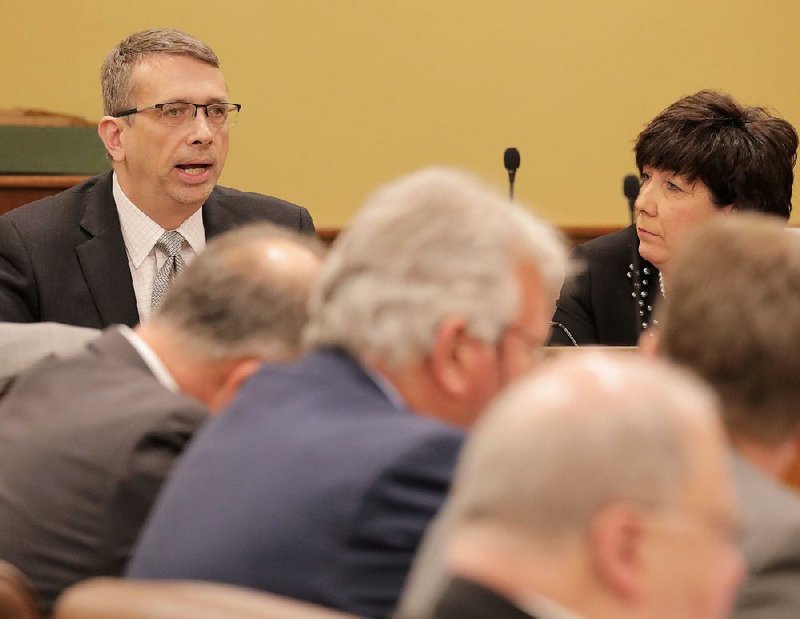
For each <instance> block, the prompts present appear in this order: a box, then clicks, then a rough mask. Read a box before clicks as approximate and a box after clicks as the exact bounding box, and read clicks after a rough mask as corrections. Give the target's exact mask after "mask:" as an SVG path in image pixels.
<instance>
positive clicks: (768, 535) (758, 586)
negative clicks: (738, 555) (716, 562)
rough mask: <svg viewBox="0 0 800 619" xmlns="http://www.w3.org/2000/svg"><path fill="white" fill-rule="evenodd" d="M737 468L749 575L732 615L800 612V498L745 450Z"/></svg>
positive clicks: (777, 618)
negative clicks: (753, 462) (755, 463)
mask: <svg viewBox="0 0 800 619" xmlns="http://www.w3.org/2000/svg"><path fill="white" fill-rule="evenodd" d="M733 471H734V480H735V481H736V490H737V492H738V494H739V505H740V509H741V512H742V520H743V524H744V535H743V538H742V551H743V554H744V558H745V563H746V564H747V580H746V581H745V583H744V585H743V586H742V587H741V589H739V595H738V598H737V600H736V606H735V608H734V612H733V614H732V615H731V617H732V618H733V619H794V618H796V617H800V498H798V496H797V494H796V493H795V492H793V491H792V490H790V489H788V488H785V487H784V486H782V485H781V484H779V483H778V482H777V481H775V480H773V479H771V478H769V477H767V476H766V475H765V474H764V473H762V472H761V471H759V470H757V469H756V468H755V467H753V466H752V465H751V464H749V463H748V462H747V461H746V460H745V459H744V458H742V457H741V456H739V455H735V456H734V468H733Z"/></svg>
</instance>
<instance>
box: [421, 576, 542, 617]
mask: <svg viewBox="0 0 800 619" xmlns="http://www.w3.org/2000/svg"><path fill="white" fill-rule="evenodd" d="M432 619H536V618H535V617H534V616H533V615H529V614H528V613H526V612H525V611H523V610H521V609H520V608H518V607H517V606H515V605H514V604H512V603H511V602H510V601H509V600H508V599H507V598H505V597H503V596H501V595H500V594H498V593H495V592H494V591H492V590H491V589H487V588H486V587H483V586H481V585H479V584H477V583H474V582H472V581H469V580H465V579H463V578H454V579H453V580H452V581H451V582H450V584H449V585H448V587H447V589H446V590H445V592H444V595H443V596H442V597H441V599H440V600H439V602H438V604H437V605H436V609H435V610H434V613H433V616H432Z"/></svg>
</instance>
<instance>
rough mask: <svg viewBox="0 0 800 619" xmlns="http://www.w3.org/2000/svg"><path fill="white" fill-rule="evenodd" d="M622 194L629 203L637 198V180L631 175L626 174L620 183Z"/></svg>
mask: <svg viewBox="0 0 800 619" xmlns="http://www.w3.org/2000/svg"><path fill="white" fill-rule="evenodd" d="M622 192H623V193H624V194H625V197H626V198H628V200H630V201H631V202H633V201H634V200H636V198H638V197H639V178H638V177H636V176H634V175H633V174H628V175H627V176H626V177H625V179H624V180H623V181H622Z"/></svg>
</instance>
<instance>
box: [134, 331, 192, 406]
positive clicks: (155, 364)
mask: <svg viewBox="0 0 800 619" xmlns="http://www.w3.org/2000/svg"><path fill="white" fill-rule="evenodd" d="M119 332H120V333H121V334H122V336H123V337H124V338H125V339H126V340H128V342H129V343H130V345H131V346H133V348H134V349H135V350H136V352H137V353H139V356H140V357H141V358H142V361H144V363H145V365H146V366H147V368H148V369H149V370H150V371H151V372H152V373H153V376H155V377H156V380H158V382H159V383H161V385H162V386H163V387H165V388H167V389H169V390H170V391H173V392H175V393H178V392H179V391H180V389H179V388H178V383H177V382H175V379H174V378H173V377H172V374H170V373H169V370H168V369H167V367H166V366H165V365H164V364H163V363H162V362H161V359H159V358H158V355H157V354H156V353H155V352H154V351H153V349H152V348H150V346H148V345H147V343H146V342H145V341H144V340H143V339H142V338H141V337H139V336H138V335H137V334H136V332H135V331H134V330H133V329H131V328H130V327H128V326H126V325H120V326H119Z"/></svg>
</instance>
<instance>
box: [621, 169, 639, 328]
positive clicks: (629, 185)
mask: <svg viewBox="0 0 800 619" xmlns="http://www.w3.org/2000/svg"><path fill="white" fill-rule="evenodd" d="M639 187H640V185H639V179H638V177H636V176H634V175H633V174H628V175H627V176H626V177H625V178H624V179H623V181H622V193H624V194H625V197H626V198H627V199H628V212H629V214H630V218H631V227H632V228H633V235H634V241H633V242H632V243H631V270H632V271H633V295H632V296H633V319H634V320H635V321H636V333H639V332H641V330H642V321H641V320H640V319H639V318H640V315H639V301H640V300H641V298H640V297H641V293H642V274H641V272H640V264H639V242H638V241H639V238H638V236H637V235H636V212H635V210H634V207H633V205H634V203H635V202H636V198H638V197H639Z"/></svg>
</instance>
